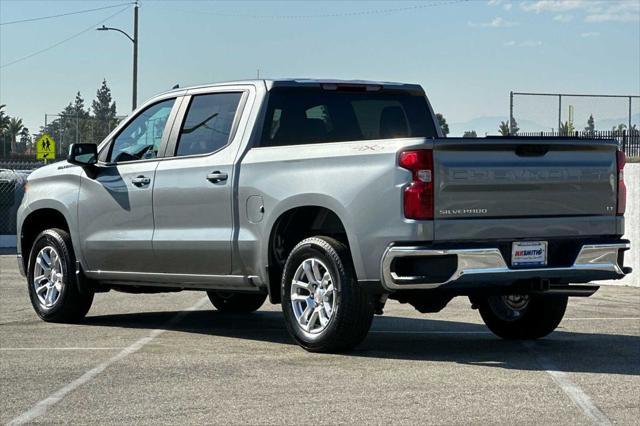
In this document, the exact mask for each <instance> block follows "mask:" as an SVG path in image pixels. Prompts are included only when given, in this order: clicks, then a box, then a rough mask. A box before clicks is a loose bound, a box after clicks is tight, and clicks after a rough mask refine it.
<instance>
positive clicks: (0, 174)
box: [0, 168, 31, 235]
mask: <svg viewBox="0 0 640 426" xmlns="http://www.w3.org/2000/svg"><path fill="white" fill-rule="evenodd" d="M29 173H31V170H11V169H3V168H0V235H15V234H16V214H17V212H18V206H19V205H20V203H21V202H22V197H23V196H24V186H25V184H26V182H27V176H29Z"/></svg>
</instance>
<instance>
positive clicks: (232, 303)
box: [207, 291, 267, 314]
mask: <svg viewBox="0 0 640 426" xmlns="http://www.w3.org/2000/svg"><path fill="white" fill-rule="evenodd" d="M207 296H209V300H211V303H212V304H213V306H215V308H216V309H217V310H219V311H220V312H228V313H235V314H248V313H251V312H254V311H257V310H258V309H259V308H260V306H262V304H263V303H264V301H265V299H266V298H267V295H266V294H262V293H260V294H253V293H231V292H225V291H208V292H207Z"/></svg>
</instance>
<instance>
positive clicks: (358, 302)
mask: <svg viewBox="0 0 640 426" xmlns="http://www.w3.org/2000/svg"><path fill="white" fill-rule="evenodd" d="M305 265H307V266H306V268H307V269H305ZM307 272H308V273H309V274H310V275H312V276H313V279H311V278H309V275H307ZM294 280H295V281H296V284H295V285H294V283H293V281H294ZM305 280H306V281H305ZM313 283H315V285H314V284H313ZM332 286H333V287H332ZM292 289H293V291H292ZM310 289H311V290H310ZM281 296H282V311H283V313H284V318H285V323H286V326H287V330H288V331H289V334H290V335H291V337H293V339H294V340H295V342H296V343H297V344H298V345H300V346H302V347H303V348H304V349H306V350H308V351H311V352H340V351H346V350H349V349H352V348H353V347H355V346H356V345H358V344H359V343H360V342H362V340H364V338H365V337H366V335H367V333H368V332H369V327H371V321H372V319H373V313H374V303H373V300H372V298H371V297H370V296H369V295H368V294H367V293H366V292H365V291H364V290H363V289H362V288H361V287H360V286H359V285H358V282H357V279H356V274H355V271H354V269H353V265H352V263H351V256H350V254H349V250H348V249H347V247H346V246H345V245H344V244H342V243H340V242H338V241H337V240H335V239H333V238H329V237H311V238H307V239H305V240H303V241H302V242H300V243H299V244H298V245H296V246H295V247H294V248H293V250H292V251H291V253H290V254H289V257H288V258H287V262H286V263H285V266H284V273H283V274H282V286H281ZM292 299H294V300H292Z"/></svg>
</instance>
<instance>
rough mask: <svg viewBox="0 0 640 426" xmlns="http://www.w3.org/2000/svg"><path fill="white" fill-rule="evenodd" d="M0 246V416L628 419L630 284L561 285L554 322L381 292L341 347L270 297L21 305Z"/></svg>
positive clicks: (635, 305)
mask: <svg viewBox="0 0 640 426" xmlns="http://www.w3.org/2000/svg"><path fill="white" fill-rule="evenodd" d="M24 287H25V284H24V281H23V279H22V277H20V276H19V274H18V271H17V268H16V266H15V259H14V257H13V256H0V306H1V308H0V373H1V377H2V380H1V381H0V386H1V389H0V421H1V422H2V423H7V422H11V421H18V422H43V423H74V424H89V423H101V424H103V423H145V424H174V423H199V424H202V423H222V424H283V423H286V424H310V423H314V424H335V423H358V424H363V423H373V424H383V423H411V424H416V423H422V424H429V423H436V424H445V423H446V424H452V423H454V424H461V423H476V424H477V423H491V424H505V423H509V424H514V423H516V422H517V423H536V424H541V423H542V424H545V423H571V424H590V423H591V424H592V423H599V424H607V423H617V424H638V419H639V418H640V288H630V287H606V288H602V289H601V290H600V291H599V292H598V293H596V294H595V295H594V296H593V297H591V298H589V299H572V300H571V301H570V306H569V309H568V312H567V315H566V317H565V320H564V321H563V322H562V324H561V325H560V328H559V329H558V330H557V331H556V332H555V333H553V334H552V335H551V336H549V337H548V338H546V339H543V340H540V341H537V342H534V343H531V344H522V343H517V342H505V341H501V340H499V339H497V338H496V337H494V336H493V335H492V334H490V333H489V332H488V330H487V329H486V328H485V327H484V325H483V324H482V322H481V320H480V317H479V315H478V313H477V312H476V311H473V310H471V309H470V308H469V302H468V301H467V300H466V299H462V298H460V299H457V300H455V301H454V302H453V303H452V304H450V305H449V306H448V307H447V308H446V309H445V310H444V311H442V312H440V313H438V314H430V315H422V314H419V313H418V312H417V311H415V310H413V308H411V307H410V306H407V305H400V304H398V303H396V302H390V303H388V304H387V307H386V309H385V315H384V316H381V317H376V319H375V320H374V324H373V328H372V331H371V333H370V334H369V336H368V338H367V339H366V341H365V342H364V343H363V344H362V345H361V346H360V347H358V348H357V350H355V351H354V352H352V353H350V354H347V355H324V354H311V353H307V352H305V351H303V350H302V349H300V348H299V347H297V346H295V345H294V344H292V342H291V341H290V339H289V337H288V335H287V333H286V331H285V328H284V324H283V320H282V315H281V313H280V311H279V306H272V305H269V304H268V303H266V304H265V305H264V306H263V307H262V309H261V310H260V311H259V312H257V313H255V314H251V315H240V316H238V315H225V314H220V313H217V312H216V311H215V310H214V309H213V308H212V306H211V305H210V304H209V301H208V299H206V297H203V296H204V294H203V293H198V292H182V293H170V294H157V295H131V294H123V293H116V292H111V293H107V294H99V295H97V296H96V299H95V301H94V305H93V308H92V309H91V311H90V312H89V316H88V318H87V320H86V322H85V323H84V324H81V325H63V324H47V323H44V322H42V321H40V320H39V319H38V318H37V317H36V315H35V313H34V312H33V311H32V309H31V306H30V304H29V300H28V296H27V293H26V290H25V288H24Z"/></svg>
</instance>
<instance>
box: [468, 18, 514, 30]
mask: <svg viewBox="0 0 640 426" xmlns="http://www.w3.org/2000/svg"><path fill="white" fill-rule="evenodd" d="M468 25H469V26H470V27H480V28H507V27H515V26H517V25H518V24H517V23H516V22H511V21H507V20H506V19H503V18H501V17H500V16H498V17H496V18H493V20H491V22H471V21H469V22H468Z"/></svg>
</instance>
